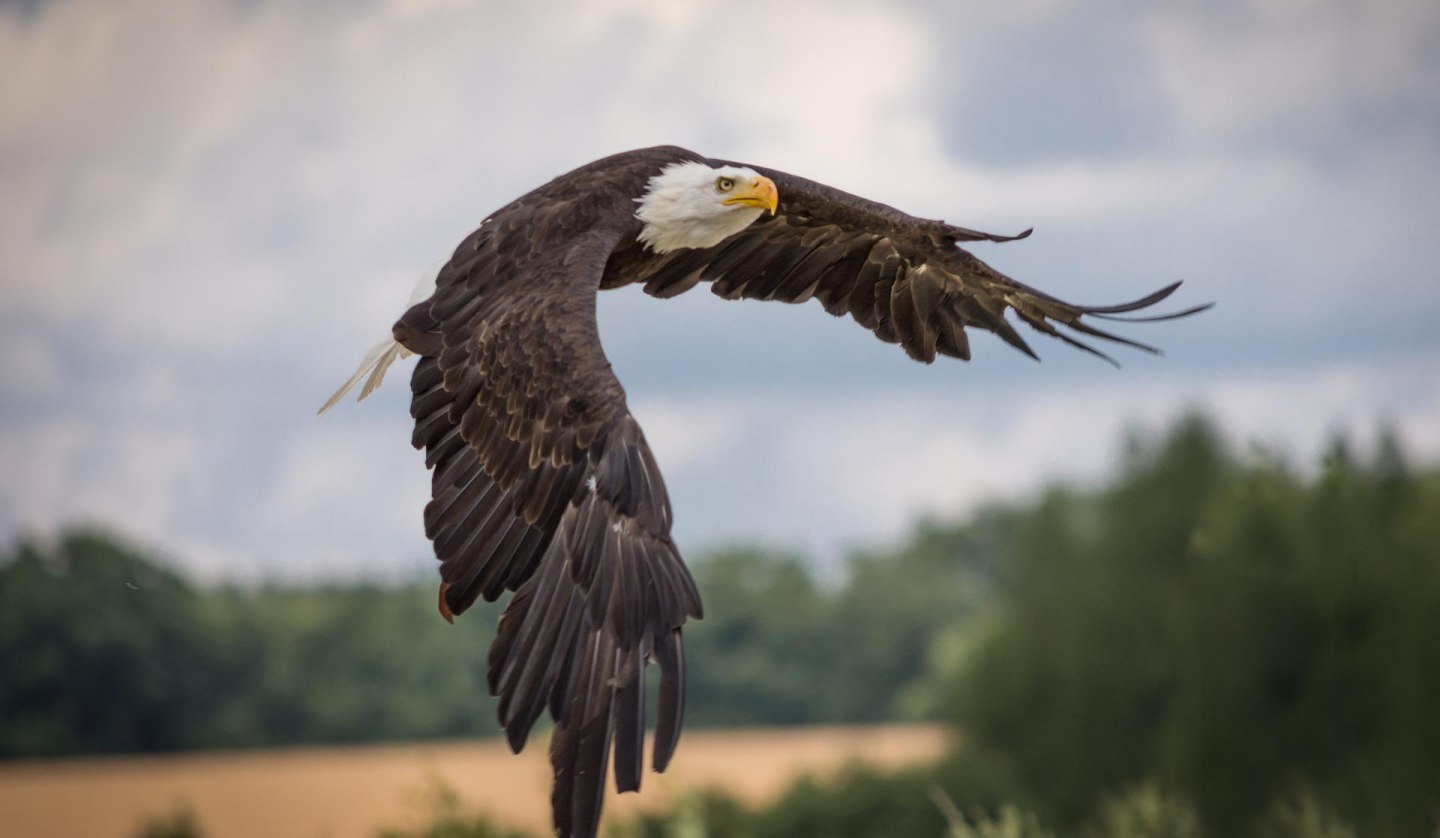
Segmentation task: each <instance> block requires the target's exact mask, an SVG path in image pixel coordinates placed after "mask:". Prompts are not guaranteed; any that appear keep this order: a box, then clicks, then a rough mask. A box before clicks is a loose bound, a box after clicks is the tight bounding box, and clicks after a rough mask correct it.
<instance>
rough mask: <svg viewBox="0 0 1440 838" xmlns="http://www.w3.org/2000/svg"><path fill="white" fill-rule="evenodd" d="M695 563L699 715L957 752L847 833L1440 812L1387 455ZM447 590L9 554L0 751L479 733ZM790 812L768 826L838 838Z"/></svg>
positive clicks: (1431, 823) (695, 707) (1419, 824)
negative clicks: (1119, 804)
mask: <svg viewBox="0 0 1440 838" xmlns="http://www.w3.org/2000/svg"><path fill="white" fill-rule="evenodd" d="M957 479H961V478H958V477H957ZM691 563H692V566H693V569H694V573H695V576H696V579H697V581H698V583H699V585H700V589H701V592H702V594H703V596H704V598H705V606H706V614H707V616H706V618H705V620H703V621H701V622H699V623H696V624H694V625H693V626H690V627H687V629H686V644H687V651H688V653H689V654H688V656H687V657H688V659H689V663H690V665H691V667H692V670H691V671H692V675H693V677H692V679H691V682H690V690H689V704H688V712H687V722H688V724H689V725H691V726H697V727H698V726H717V725H725V726H729V725H760V724H775V725H779V724H808V723H818V722H862V721H878V720H905V719H938V720H942V721H945V722H948V723H951V724H953V725H955V726H956V728H957V729H958V730H959V731H960V732H961V733H962V741H963V743H964V744H963V745H962V747H961V748H960V750H959V751H958V752H957V755H956V757H954V758H953V759H952V760H950V761H948V762H947V763H946V764H945V765H944V766H941V767H938V768H936V769H934V772H938V773H931V774H927V775H926V776H925V777H924V778H923V779H922V780H917V781H916V784H915V785H914V788H910V787H908V786H906V787H905V788H903V789H902V788H900V787H898V786H893V785H892V786H884V782H892V781H881V780H875V782H873V783H870V784H869V785H868V786H867V788H871V789H872V790H873V789H876V788H882V787H883V788H885V789H888V790H887V791H885V792H884V793H883V794H881V793H878V792H877V793H874V794H870V795H868V796H867V795H865V794H860V793H857V792H856V791H855V790H854V789H851V790H850V791H849V792H847V797H846V800H847V801H848V802H847V804H846V808H845V813H846V817H847V818H848V820H847V821H846V824H847V825H848V826H847V828H846V830H845V831H844V834H869V833H864V830H863V828H861V827H857V826H856V825H857V824H863V823H864V822H865V818H866V817H867V812H868V811H869V810H866V809H864V807H866V806H869V807H872V808H873V809H874V812H873V813H871V814H873V815H874V818H873V820H874V823H875V824H877V826H876V829H877V830H880V831H877V832H875V833H874V834H877V835H878V834H886V833H885V832H884V831H883V830H885V829H896V828H898V827H897V824H912V823H913V825H914V829H915V830H917V831H915V832H906V833H900V832H895V833H891V834H940V833H941V832H942V831H943V829H944V822H943V820H942V819H941V815H940V813H939V811H938V810H937V809H936V808H935V806H934V805H933V804H932V803H931V802H929V801H928V799H927V798H926V791H925V790H926V789H928V788H930V787H931V785H939V786H940V787H943V788H944V789H945V790H946V791H947V793H948V794H950V796H951V797H952V798H954V799H955V800H956V801H957V802H959V803H960V804H962V805H971V804H974V805H983V806H992V807H993V806H998V805H1000V803H1001V802H1003V801H1017V802H1019V803H1021V804H1022V805H1024V806H1025V807H1026V808H1027V810H1028V811H1033V812H1034V813H1036V814H1037V815H1038V816H1039V817H1040V818H1042V819H1043V820H1044V821H1045V822H1046V823H1053V824H1057V825H1060V826H1062V827H1063V826H1066V825H1074V824H1077V823H1082V822H1088V821H1087V819H1093V818H1094V817H1096V816H1097V815H1096V813H1097V812H1103V803H1104V801H1105V800H1106V799H1107V798H1108V797H1110V796H1113V795H1115V794H1119V793H1123V792H1125V791H1126V790H1127V789H1136V788H1142V787H1143V788H1146V789H1159V790H1161V791H1163V792H1164V794H1167V795H1168V794H1173V795H1178V796H1179V797H1180V798H1182V799H1183V800H1185V801H1187V805H1192V806H1193V807H1194V811H1195V812H1197V813H1198V817H1199V818H1200V819H1201V821H1202V822H1203V824H1204V825H1205V826H1206V827H1207V828H1208V829H1211V830H1214V834H1222V835H1223V834H1240V830H1242V828H1249V827H1250V826H1251V825H1253V824H1256V823H1261V822H1263V819H1264V818H1265V817H1267V815H1266V813H1267V812H1273V811H1274V807H1275V806H1276V805H1279V804H1277V801H1285V800H1292V801H1293V800H1296V799H1302V798H1303V799H1304V800H1306V801H1319V803H1317V804H1315V805H1319V806H1322V807H1323V808H1324V809H1325V811H1327V812H1334V813H1337V815H1336V817H1338V818H1343V819H1344V821H1345V822H1347V823H1351V824H1354V825H1355V826H1356V828H1357V829H1358V830H1359V834H1363V835H1418V834H1428V833H1429V832H1431V831H1433V830H1434V829H1435V827H1436V824H1437V823H1440V470H1437V469H1436V468H1434V467H1425V468H1419V467H1416V466H1414V465H1413V464H1411V463H1409V462H1408V461H1407V459H1406V457H1405V456H1404V454H1403V451H1402V449H1401V446H1400V444H1399V443H1398V441H1397V440H1395V439H1394V438H1393V437H1392V436H1391V435H1388V434H1381V437H1380V442H1379V444H1378V445H1377V446H1375V453H1373V454H1371V455H1367V456H1365V457H1359V456H1357V455H1356V454H1355V453H1353V449H1352V447H1351V446H1350V445H1349V444H1348V443H1347V442H1346V441H1345V440H1344V439H1336V440H1335V441H1334V443H1333V444H1332V445H1331V447H1330V449H1329V450H1328V452H1327V453H1326V454H1325V456H1324V458H1323V460H1322V462H1320V463H1319V464H1318V465H1317V466H1315V467H1306V468H1297V467H1296V466H1295V465H1294V464H1291V463H1289V462H1287V461H1286V460H1285V459H1284V458H1283V457H1281V456H1280V455H1278V454H1275V453H1274V452H1268V451H1265V450H1263V449H1260V448H1256V447H1253V446H1252V447H1251V448H1249V449H1247V450H1245V451H1243V452H1239V451H1237V450H1235V448H1234V447H1233V446H1232V445H1230V444H1228V443H1227V441H1226V440H1224V439H1223V438H1222V437H1221V435H1220V434H1219V433H1218V432H1217V431H1216V430H1215V429H1214V428H1213V427H1212V426H1211V425H1210V424H1209V423H1208V422H1207V421H1205V420H1204V419H1203V418H1200V417H1193V416H1192V417H1188V418H1186V419H1184V420H1183V421H1181V422H1179V423H1177V424H1176V425H1175V426H1174V427H1172V428H1171V429H1169V430H1168V431H1167V432H1165V433H1163V434H1159V435H1153V436H1147V435H1143V434H1138V433H1137V434H1135V435H1133V436H1132V437H1131V438H1130V439H1129V440H1128V442H1127V444H1126V446H1125V450H1124V454H1123V456H1122V458H1121V462H1119V463H1117V464H1116V466H1115V468H1114V471H1113V474H1112V476H1111V477H1110V478H1109V479H1108V481H1107V482H1105V483H1104V484H1102V485H1098V486H1089V487H1072V486H1053V487H1050V488H1048V489H1046V490H1044V491H1042V492H1039V493H1037V494H1036V495H1035V496H1034V497H1032V498H1030V499H1028V500H1025V501H1023V502H1017V503H1010V504H997V505H992V506H989V507H986V508H984V509H983V510H981V511H979V512H977V513H975V514H973V515H971V516H969V517H968V518H966V519H965V520H963V521H960V522H953V523H952V522H940V521H923V522H920V523H918V524H917V525H916V526H915V528H914V530H913V532H912V533H911V534H910V535H909V537H908V538H907V539H905V540H904V542H903V543H900V544H897V545H894V546H893V547H891V548H889V549H885V550H880V551H875V552H865V553H857V554H855V555H853V556H851V557H850V558H849V560H848V563H847V565H846V569H845V572H844V573H843V574H842V575H841V577H840V578H838V579H836V580H829V581H826V582H822V581H821V580H820V579H819V578H817V575H816V574H815V572H814V571H813V570H812V569H811V567H810V565H809V564H807V562H806V561H805V560H804V559H803V557H799V556H795V555H789V554H784V553H777V552H773V551H769V550H764V549H758V548H756V549H735V550H723V551H718V552H713V553H710V554H707V555H701V556H692V557H691ZM435 597H436V594H435V586H434V584H431V583H425V584H415V585H399V586H384V585H378V584H345V585H306V586H292V585H270V586H264V587H259V588H239V587H228V586H222V587H205V586H199V585H196V584H194V583H192V582H190V581H188V580H186V579H185V578H184V576H183V575H180V574H179V573H177V572H176V571H174V570H173V569H170V568H167V567H166V566H165V565H162V564H161V563H158V562H157V561H156V560H155V559H153V558H152V557H150V556H148V555H146V554H145V552H144V551H142V550H139V549H137V548H135V547H133V546H127V545H124V544H121V543H119V542H117V541H116V540H114V539H112V538H110V537H107V536H106V535H105V534H103V533H100V532H96V531H91V530H75V531H71V532H68V533H66V534H64V535H62V536H61V537H59V538H58V539H56V541H55V542H54V543H53V545H52V544H46V545H40V544H31V543H24V542H22V543H19V544H16V545H14V546H13V548H12V549H11V550H10V552H9V554H8V555H7V556H6V557H4V558H3V559H0V757H5V758H18V757H34V756H59V755H71V754H94V753H116V752H140V751H145V752H153V751H167V750H179V749H190V748H215V747H256V746H274V745H293V744H301V743H322V742H360V741H375V740H387V739H417V738H429V737H452V736H473V735H477V734H491V733H494V732H495V727H494V722H493V712H494V708H493V706H492V702H491V700H490V699H489V698H487V691H486V688H485V676H484V668H485V656H486V649H487V647H488V645H489V640H490V636H491V631H492V628H493V623H494V619H495V618H496V616H497V614H498V608H497V607H488V608H484V609H477V610H476V612H473V613H469V614H466V615H465V616H464V617H462V618H461V619H459V620H457V622H456V624H455V625H454V626H450V625H447V624H445V622H444V621H443V620H441V618H440V617H439V615H438V614H437V613H436V607H435V601H436V599H435ZM681 756H682V757H683V743H682V752H681ZM893 782H899V781H893ZM877 784H879V785H877ZM912 792H913V794H912ZM1157 793H1158V792H1157ZM802 797H803V795H802ZM912 797H913V798H914V800H912ZM812 798H813V800H815V801H822V802H816V803H815V804H814V805H812V806H811V807H810V809H806V808H805V806H806V804H805V803H804V800H802V801H801V802H800V803H796V804H794V806H792V809H794V810H795V811H800V810H804V811H807V812H810V813H811V815H813V818H812V819H811V820H808V821H803V822H796V823H790V825H789V826H788V827H785V828H787V829H791V830H795V829H801V830H809V832H808V833H804V834H819V832H825V831H826V829H827V827H826V826H825V823H824V818H825V817H828V814H827V813H829V812H830V811H832V810H833V809H834V808H835V806H834V801H833V800H831V799H829V798H823V797H819V798H817V797H814V795H813V794H812ZM812 798H805V799H812ZM823 801H828V802H823ZM912 803H913V806H912V808H910V809H906V810H905V812H904V813H901V812H899V811H898V810H896V809H895V807H899V806H902V805H907V806H909V805H911V804H912ZM787 805H790V804H787ZM1307 805H1308V804H1307ZM887 807H888V808H887ZM812 810H813V811H812ZM786 811H787V812H789V811H790V810H789V809H787V810H786ZM1187 811H1189V810H1187ZM787 817H788V815H787ZM906 818H911V820H906ZM816 819H818V820H816ZM915 819H918V820H915ZM850 827H855V829H851V828H850ZM856 829H859V830H860V831H859V832H857V831H855V830H856ZM777 830H778V831H777V832H776V834H787V833H786V832H784V831H783V830H781V829H779V828H778V827H777ZM817 830H818V832H817ZM788 834H802V833H801V832H793V831H792V832H791V833H788ZM835 834H840V833H835Z"/></svg>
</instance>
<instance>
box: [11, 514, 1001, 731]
mask: <svg viewBox="0 0 1440 838" xmlns="http://www.w3.org/2000/svg"><path fill="white" fill-rule="evenodd" d="M696 565H697V567H696V576H697V578H698V580H699V584H700V587H701V590H702V591H704V596H705V604H706V609H707V613H709V614H711V615H712V616H711V617H710V618H707V619H706V620H704V621H702V622H699V623H695V624H692V626H691V627H689V629H688V630H687V632H686V644H687V655H686V657H687V660H688V661H689V665H690V687H689V702H688V704H689V706H688V708H687V712H686V720H687V723H688V724H689V725H690V726H692V727H704V726H707V725H708V726H715V725H742V724H744V725H763V724H797V723H816V722H841V721H862V720H878V719H885V718H893V717H896V716H897V715H900V711H899V709H898V706H897V705H898V701H897V696H899V695H901V694H902V693H903V692H904V691H905V690H906V689H907V688H908V686H907V685H913V684H914V683H915V682H916V681H917V680H923V679H924V678H925V677H926V655H925V652H926V648H927V646H928V645H929V643H930V639H931V637H932V635H934V633H935V632H936V631H937V628H938V627H939V626H941V625H944V624H946V623H947V622H953V621H955V620H957V619H958V618H959V617H960V616H961V615H962V613H964V611H965V609H966V607H967V606H966V605H965V603H967V602H968V601H969V599H970V593H969V592H970V591H971V590H973V589H974V585H973V584H972V582H971V581H970V580H969V579H968V576H967V574H966V573H964V572H957V571H955V570H954V567H956V565H954V564H953V563H951V564H947V563H946V562H945V561H943V554H941V553H940V552H939V551H931V552H928V553H927V552H925V551H914V552H911V551H900V552H898V553H897V554H896V555H894V556H888V555H887V556H882V555H873V556H862V557H859V558H857V559H856V560H855V561H854V562H853V564H852V573H851V574H850V577H849V580H850V581H849V582H847V583H846V584H843V585H839V586H834V587H830V588H826V587H822V586H821V585H820V584H819V583H817V582H816V580H815V578H814V576H813V574H812V573H811V571H810V569H809V568H808V566H807V565H806V564H805V563H804V562H803V561H801V560H800V559H799V558H796V557H793V556H787V555H783V554H782V555H777V554H770V553H764V552H761V551H758V550H731V551H726V552H723V553H720V554H717V555H715V556H713V557H710V558H708V559H702V560H701V561H699V562H697V563H696ZM915 580H921V584H918V585H917V584H914V582H915ZM872 592H879V593H882V594H884V596H882V597H875V596H873V593H872ZM435 596H436V594H435V586H434V585H433V584H432V583H428V582H426V583H415V584H407V585H391V586H381V585H378V584H349V585H324V586H313V585H312V586H282V585H268V586H264V587H259V588H252V589H246V588H238V587H223V588H218V589H213V588H203V587H197V586H194V585H192V584H190V583H189V582H187V581H186V580H184V579H183V578H182V577H180V576H179V575H177V574H176V573H174V572H172V571H168V570H164V569H162V566H161V565H160V564H158V563H157V562H156V561H155V560H154V559H152V558H147V557H145V556H143V555H142V554H140V553H139V552H138V551H136V550H134V549H132V548H129V547H126V546H124V545H122V544H120V543H119V542H117V541H116V540H114V539H113V538H110V537H106V536H104V535H102V534H100V533H97V532H93V531H87V530H74V531H71V532H69V533H66V534H64V535H63V536H62V537H61V538H60V539H59V540H58V542H57V543H56V544H55V545H54V546H52V547H49V548H44V547H41V546H38V545H34V544H28V543H22V544H20V545H18V546H17V547H16V548H15V550H14V551H13V554H12V555H11V556H10V557H9V558H8V559H0V672H3V676H0V719H3V720H4V721H3V723H0V758H3V757H20V756H52V755H64V754H81V753H103V752H138V751H165V750H176V749H184V748H201V747H239V746H245V747H252V746H273V745H290V744H307V743H335V742H364V741H379V740H395V739H423V738H434V737H446V736H474V735H477V734H490V733H493V732H495V730H496V726H495V722H494V720H493V719H494V708H493V705H492V703H491V701H490V699H489V698H488V694H489V691H488V688H487V686H486V684H485V660H486V654H487V650H488V647H489V643H490V639H491V637H492V634H493V629H494V624H495V621H496V619H497V617H498V613H499V607H498V606H497V605H483V604H482V605H481V606H477V607H476V608H475V609H474V610H472V611H471V612H468V613H466V614H465V615H464V616H463V617H462V618H460V619H458V620H457V621H456V623H455V625H454V626H451V625H448V624H446V623H445V622H444V621H443V620H442V619H441V618H440V616H439V615H438V613H437V612H436V605H435V602H436V600H435ZM929 692H931V693H933V692H935V690H933V689H931V690H930V691H929Z"/></svg>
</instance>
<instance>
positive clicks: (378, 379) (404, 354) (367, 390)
mask: <svg viewBox="0 0 1440 838" xmlns="http://www.w3.org/2000/svg"><path fill="white" fill-rule="evenodd" d="M439 274H440V269H439V268H436V269H435V270H433V271H430V272H429V273H427V274H425V275H424V276H423V277H421V278H420V283H419V284H418V285H416V286H415V290H414V291H412V292H411V293H410V303H409V306H413V305H415V304H416V303H420V302H423V301H424V300H426V299H428V298H429V297H430V295H432V294H434V293H435V280H436V279H437V278H438V276H439ZM409 306H407V308H408V307H409ZM412 354H414V353H412V352H411V351H410V350H408V349H406V348H405V347H403V346H401V345H400V344H399V343H398V342H397V341H395V340H394V339H393V338H387V339H386V340H382V341H380V342H379V343H377V344H375V345H374V346H372V347H370V351H369V352H366V353H365V357H364V359H362V360H361V361H360V368H359V369H357V370H355V374H354V375H352V376H350V380H348V381H346V382H345V383H344V384H341V385H340V389H339V390H336V391H335V395H333V396H331V397H330V400H329V401H327V402H325V404H323V405H321V406H320V409H319V410H317V411H316V412H315V415H317V416H319V415H321V414H323V413H324V412H325V411H327V410H329V409H330V408H332V407H334V406H335V405H337V404H339V403H340V400H341V399H343V398H345V394H346V393H348V392H350V391H351V390H353V389H354V388H355V385H356V384H359V383H360V379H362V378H365V376H367V375H368V376H370V377H369V378H368V379H367V380H366V381H365V386H364V387H361V388H360V395H359V396H357V397H356V398H355V401H357V402H358V401H361V400H363V399H364V398H365V397H366V396H368V395H370V394H371V393H373V392H375V390H376V388H378V387H379V386H380V384H381V383H382V382H383V381H384V380H385V371H386V370H388V369H390V365H391V364H393V363H395V360H396V359H397V358H409V357H410V356H411V355H412Z"/></svg>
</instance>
